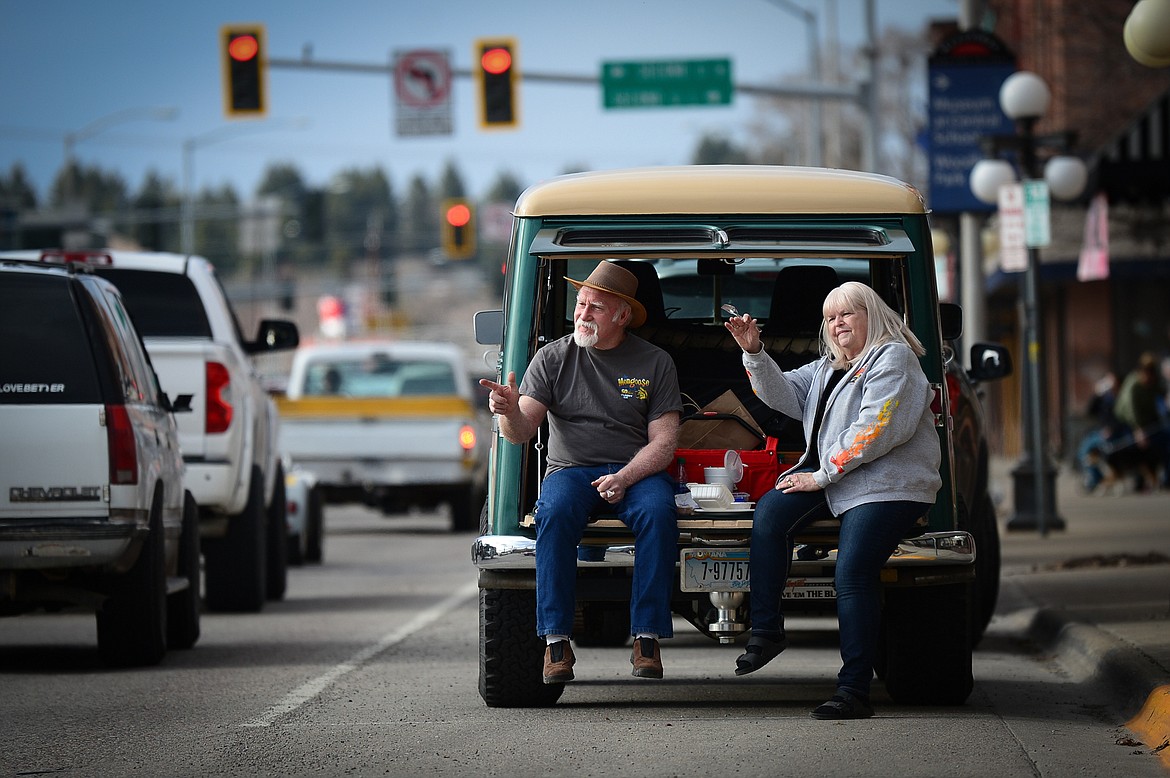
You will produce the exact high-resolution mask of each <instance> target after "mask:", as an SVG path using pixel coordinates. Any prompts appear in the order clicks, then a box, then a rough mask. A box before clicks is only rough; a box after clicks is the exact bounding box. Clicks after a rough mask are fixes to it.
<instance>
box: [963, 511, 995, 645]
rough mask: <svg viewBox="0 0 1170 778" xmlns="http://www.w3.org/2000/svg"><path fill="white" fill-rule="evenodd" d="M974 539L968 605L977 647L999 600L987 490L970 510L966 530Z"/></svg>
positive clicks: (991, 512)
mask: <svg viewBox="0 0 1170 778" xmlns="http://www.w3.org/2000/svg"><path fill="white" fill-rule="evenodd" d="M967 531H968V532H970V533H971V535H972V536H973V537H974V538H975V591H974V600H973V602H972V604H971V619H972V622H973V623H972V627H971V645H972V646H978V645H979V641H980V640H982V639H983V633H984V632H986V631H987V625H988V624H990V623H991V617H992V616H993V615H994V614H995V604H996V601H997V600H998V599H999V573H1000V569H999V566H1000V549H999V525H998V524H997V523H996V519H995V504H994V503H992V501H991V495H990V494H988V493H987V491H986V490H984V491H983V492H981V493H979V494H978V495H976V496H975V505H974V506H973V508H972V511H971V526H970V528H969V529H968V530H967Z"/></svg>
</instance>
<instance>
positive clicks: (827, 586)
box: [784, 578, 837, 600]
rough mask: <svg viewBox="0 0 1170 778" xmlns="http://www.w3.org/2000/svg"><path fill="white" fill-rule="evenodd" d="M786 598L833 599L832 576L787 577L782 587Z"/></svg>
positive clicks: (835, 596) (835, 594)
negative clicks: (786, 581)
mask: <svg viewBox="0 0 1170 778" xmlns="http://www.w3.org/2000/svg"><path fill="white" fill-rule="evenodd" d="M784 599H786V600H835V599H837V590H836V589H834V588H833V579H832V578H789V579H788V583H787V584H786V585H785V587H784Z"/></svg>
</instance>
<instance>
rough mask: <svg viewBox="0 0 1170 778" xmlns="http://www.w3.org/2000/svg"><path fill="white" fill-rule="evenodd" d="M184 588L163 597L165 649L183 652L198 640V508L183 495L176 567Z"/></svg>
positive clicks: (199, 603)
mask: <svg viewBox="0 0 1170 778" xmlns="http://www.w3.org/2000/svg"><path fill="white" fill-rule="evenodd" d="M176 572H177V573H178V575H179V577H181V578H186V579H187V588H186V589H180V590H179V591H177V592H175V593H174V594H169V595H167V648H169V649H187V648H191V647H192V646H194V645H195V643H196V641H198V640H199V609H200V608H201V607H203V600H202V597H201V596H200V594H199V506H198V505H196V504H195V498H194V497H192V496H191V493H190V492H183V529H182V532H181V533H180V535H179V567H178V570H177V571H176Z"/></svg>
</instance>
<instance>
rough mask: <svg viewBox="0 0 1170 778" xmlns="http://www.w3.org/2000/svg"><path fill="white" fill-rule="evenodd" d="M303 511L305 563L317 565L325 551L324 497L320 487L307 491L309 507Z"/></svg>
mask: <svg viewBox="0 0 1170 778" xmlns="http://www.w3.org/2000/svg"><path fill="white" fill-rule="evenodd" d="M305 510H306V511H307V513H306V514H305V561H306V562H313V563H318V562H320V561H321V559H322V558H323V557H324V549H325V497H324V495H322V494H321V487H319V486H314V487H313V488H312V489H310V490H309V505H308V506H307V507H306V509H305Z"/></svg>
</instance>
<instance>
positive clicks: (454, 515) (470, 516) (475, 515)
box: [449, 486, 483, 532]
mask: <svg viewBox="0 0 1170 778" xmlns="http://www.w3.org/2000/svg"><path fill="white" fill-rule="evenodd" d="M477 498H480V494H479V490H477V489H476V488H475V487H474V486H462V487H456V488H455V490H454V491H453V492H452V494H451V499H450V501H449V504H450V506H451V531H452V532H473V531H475V529H476V527H477V525H478V524H479V515H480V506H481V505H483V499H482V498H480V499H477Z"/></svg>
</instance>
